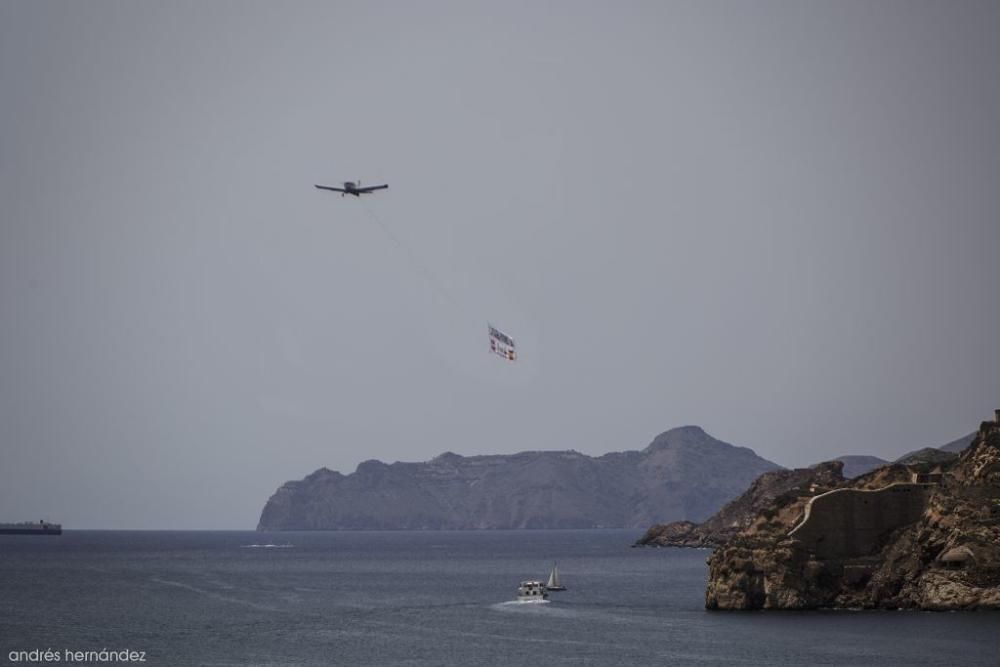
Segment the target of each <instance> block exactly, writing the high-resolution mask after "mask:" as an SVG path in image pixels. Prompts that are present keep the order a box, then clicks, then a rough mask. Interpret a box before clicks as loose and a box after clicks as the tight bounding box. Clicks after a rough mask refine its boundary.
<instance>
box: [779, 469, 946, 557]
mask: <svg viewBox="0 0 1000 667" xmlns="http://www.w3.org/2000/svg"><path fill="white" fill-rule="evenodd" d="M930 490H931V486H930V485H927V484H907V483H896V484H890V485H889V486H886V487H884V488H882V489H877V490H869V489H834V490H833V491H828V492H827V493H824V494H821V495H818V496H816V497H815V498H813V499H812V500H810V501H809V504H808V505H806V510H805V518H804V519H803V520H802V523H800V524H799V525H798V526H796V527H795V528H794V529H792V531H791V532H790V533H789V534H788V536H789V537H790V538H792V539H794V540H798V541H799V542H801V543H802V546H803V548H805V549H807V550H809V552H810V553H813V554H815V555H816V556H817V557H819V558H854V557H857V556H863V555H865V554H868V553H871V552H872V551H874V550H875V549H876V548H877V547H878V546H879V543H880V540H881V539H882V538H883V537H884V536H885V535H886V533H888V532H890V531H893V530H896V529H897V528H901V527H902V526H906V525H908V524H911V523H913V522H915V521H917V520H919V519H920V517H921V516H922V515H923V513H924V511H925V510H926V508H927V497H928V494H929V492H930Z"/></svg>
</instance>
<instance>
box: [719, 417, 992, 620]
mask: <svg viewBox="0 0 1000 667" xmlns="http://www.w3.org/2000/svg"><path fill="white" fill-rule="evenodd" d="M998 419H1000V414H998ZM955 449H959V448H958V447H956V448H955ZM959 451H960V453H959V454H958V456H957V457H942V456H940V455H939V454H938V453H937V452H917V453H915V454H916V455H915V456H907V457H905V460H906V461H907V462H908V463H909V464H908V465H903V464H898V463H897V464H891V465H887V466H883V467H880V468H877V469H875V470H872V471H871V472H869V473H867V474H864V475H862V476H860V477H858V478H856V479H853V480H850V481H845V482H842V483H840V484H838V485H837V486H836V488H834V489H832V490H828V491H825V492H819V491H822V490H821V489H820V488H817V489H815V491H817V492H819V493H816V494H814V493H802V486H801V485H798V486H796V487H795V489H793V490H791V491H789V492H783V493H780V494H778V495H776V496H774V498H773V499H772V500H771V501H770V503H769V504H767V506H766V507H764V508H763V509H761V510H759V511H758V512H757V514H756V515H755V516H754V517H753V518H751V519H747V518H746V516H745V515H740V516H741V518H740V521H741V522H742V523H743V525H742V527H741V528H740V529H739V530H738V531H736V533H735V534H734V535H732V536H730V537H728V539H727V540H726V541H725V542H724V543H723V544H722V546H720V547H719V548H718V549H716V550H715V552H714V553H713V554H712V556H711V557H710V558H709V561H708V564H709V577H708V587H707V590H706V594H705V604H706V607H707V608H709V609H817V608H864V609H870V608H882V609H927V610H945V609H977V608H992V609H1000V423H998V422H984V423H983V424H982V426H981V428H980V429H979V431H978V433H976V434H975V436H974V438H972V440H971V444H970V445H968V447H966V448H964V449H960V450H959ZM788 472H797V471H788ZM772 476H773V473H772ZM748 511H750V510H749V509H748Z"/></svg>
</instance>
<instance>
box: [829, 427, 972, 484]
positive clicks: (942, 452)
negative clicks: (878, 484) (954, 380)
mask: <svg viewBox="0 0 1000 667" xmlns="http://www.w3.org/2000/svg"><path fill="white" fill-rule="evenodd" d="M975 436H976V434H975V433H969V434H968V435H963V436H962V437H961V438H957V439H955V440H952V441H951V442H949V443H947V444H945V445H941V446H940V447H924V448H922V449H917V450H914V451H912V452H907V453H906V454H903V455H902V456H900V457H899V458H897V459H896V460H895V461H886V460H885V459H881V458H879V457H877V456H865V455H850V456H838V457H837V458H835V459H832V460H833V461H842V462H843V464H844V477H845V478H847V479H853V478H855V477H860V476H861V475H864V474H865V473H867V472H869V471H872V470H874V469H875V468H881V467H882V466H886V465H889V464H890V463H901V464H904V465H906V464H910V463H920V462H931V461H933V462H938V463H941V462H945V461H950V460H952V459H954V458H955V455H957V454H958V453H960V452H962V451H963V450H965V449H966V448H968V446H969V445H970V444H972V440H973V438H974V437H975Z"/></svg>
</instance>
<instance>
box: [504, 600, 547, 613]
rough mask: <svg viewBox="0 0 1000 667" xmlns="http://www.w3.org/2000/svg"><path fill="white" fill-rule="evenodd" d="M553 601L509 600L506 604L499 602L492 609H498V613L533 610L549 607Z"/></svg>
mask: <svg viewBox="0 0 1000 667" xmlns="http://www.w3.org/2000/svg"><path fill="white" fill-rule="evenodd" d="M550 602H551V600H507V601H506V602H497V603H496V604H493V605H490V609H496V610H497V611H513V610H515V609H531V608H533V607H539V606H541V605H547V604H549V603H550Z"/></svg>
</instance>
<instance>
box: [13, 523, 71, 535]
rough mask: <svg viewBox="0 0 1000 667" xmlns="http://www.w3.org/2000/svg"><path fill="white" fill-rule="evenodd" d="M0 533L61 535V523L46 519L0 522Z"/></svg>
mask: <svg viewBox="0 0 1000 667" xmlns="http://www.w3.org/2000/svg"><path fill="white" fill-rule="evenodd" d="M0 535H62V524H59V523H49V522H48V521H39V522H38V523H30V522H28V521H25V522H24V523H0Z"/></svg>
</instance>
